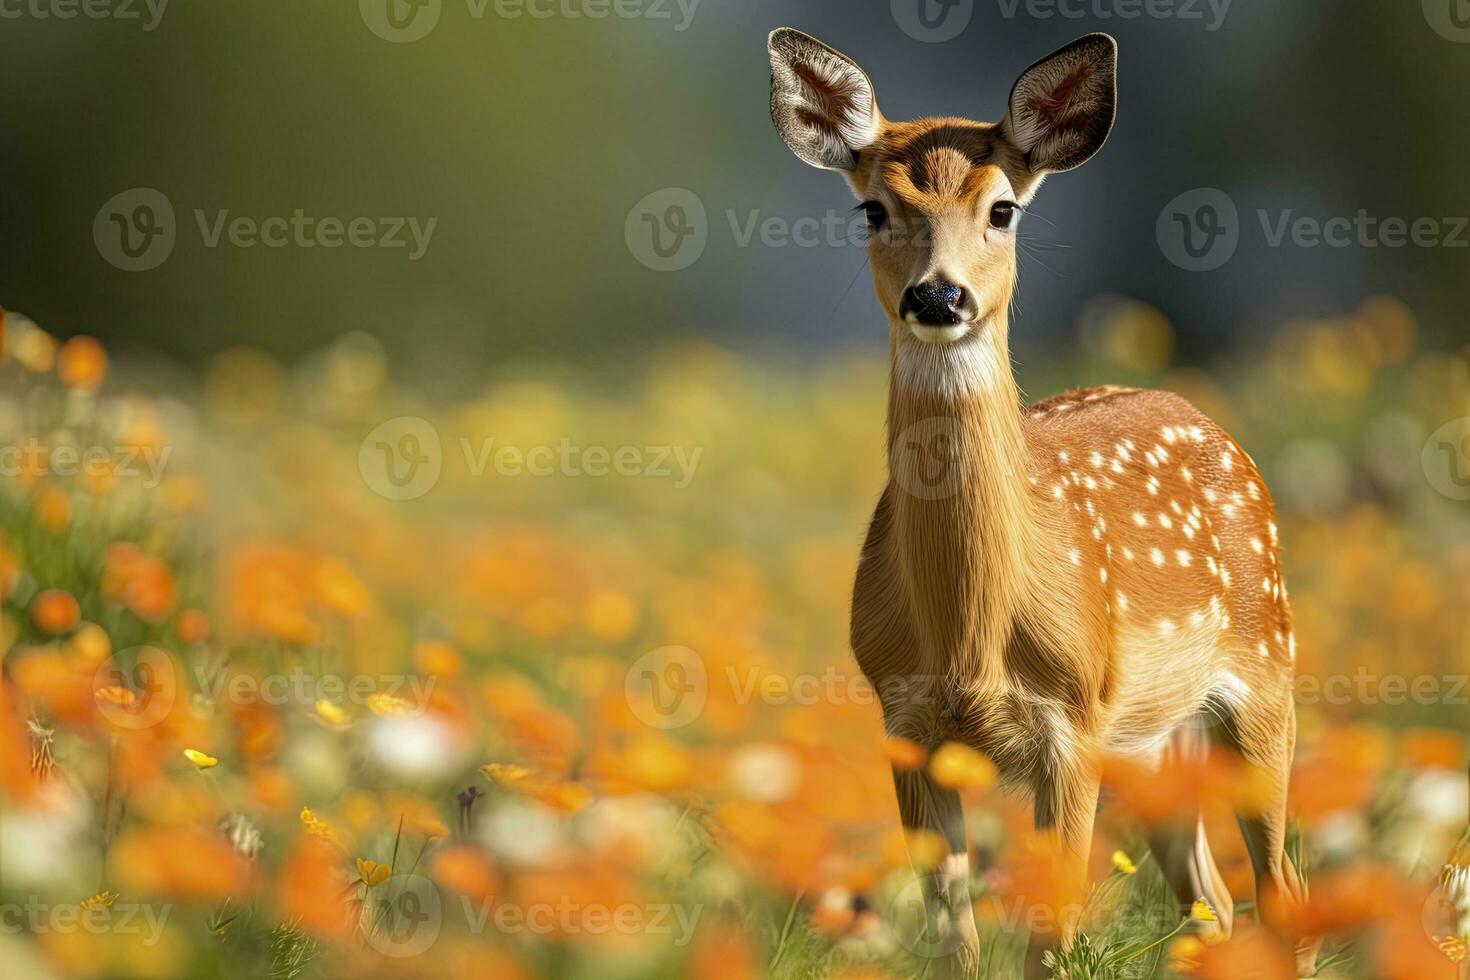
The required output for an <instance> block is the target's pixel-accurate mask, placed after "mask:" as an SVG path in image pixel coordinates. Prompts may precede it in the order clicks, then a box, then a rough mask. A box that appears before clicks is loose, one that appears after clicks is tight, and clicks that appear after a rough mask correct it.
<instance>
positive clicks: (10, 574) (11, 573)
mask: <svg viewBox="0 0 1470 980" xmlns="http://www.w3.org/2000/svg"><path fill="white" fill-rule="evenodd" d="M19 571H20V560H19V559H17V558H16V557H15V552H13V551H11V550H10V548H9V547H7V546H6V544H5V540H4V539H3V538H0V600H3V599H4V598H5V597H6V596H8V595H9V594H10V590H11V589H12V588H14V587H15V578H16V575H17V573H18V572H19Z"/></svg>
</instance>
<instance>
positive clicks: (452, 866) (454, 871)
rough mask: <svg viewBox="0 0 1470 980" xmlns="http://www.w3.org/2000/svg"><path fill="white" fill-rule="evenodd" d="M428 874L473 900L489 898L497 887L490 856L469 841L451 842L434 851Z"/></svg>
mask: <svg viewBox="0 0 1470 980" xmlns="http://www.w3.org/2000/svg"><path fill="white" fill-rule="evenodd" d="M429 873H430V874H432V875H433V876H434V878H435V879H437V880H438V881H439V883H440V884H442V885H444V886H445V887H446V888H448V889H450V890H451V891H455V892H458V893H460V894H461V895H468V896H469V897H470V898H473V899H479V900H483V899H487V898H492V897H494V895H495V892H496V890H497V888H498V887H499V883H498V882H497V881H496V877H495V869H494V867H493V866H492V865H491V863H490V859H489V857H487V856H486V855H485V853H484V852H483V851H482V850H480V848H478V847H475V846H473V845H471V844H454V845H451V846H449V847H446V848H445V849H444V850H442V851H439V852H437V853H435V854H434V856H433V857H432V858H431V859H430V860H429Z"/></svg>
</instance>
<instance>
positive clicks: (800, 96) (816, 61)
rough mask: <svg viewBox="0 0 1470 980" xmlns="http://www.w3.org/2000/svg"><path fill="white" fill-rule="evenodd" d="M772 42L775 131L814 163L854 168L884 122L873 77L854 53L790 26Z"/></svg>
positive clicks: (781, 30) (832, 166)
mask: <svg viewBox="0 0 1470 980" xmlns="http://www.w3.org/2000/svg"><path fill="white" fill-rule="evenodd" d="M768 46H769V48H770V53H771V120H772V121H773V122H774V123H775V124H776V131H777V132H779V133H780V134H781V138H782V139H783V140H785V141H786V145H787V146H789V147H791V152H792V153H795V154H796V155H797V156H798V157H799V158H801V159H802V160H804V161H806V162H807V163H809V164H811V165H812V166H813V167H822V168H825V169H827V170H844V171H846V170H853V169H855V168H856V166H857V157H858V154H859V153H860V152H862V151H863V150H864V149H866V148H867V147H869V146H872V145H873V143H874V141H876V140H877V139H878V133H879V131H880V130H881V129H882V127H883V117H882V116H881V115H880V114H879V112H878V102H877V100H876V99H875V98H874V96H873V83H872V82H870V81H868V76H867V75H866V74H864V73H863V70H862V69H861V68H859V67H858V66H857V63H856V62H854V61H853V60H852V59H851V58H849V57H847V56H846V55H844V54H842V53H841V52H839V51H836V50H834V49H832V48H829V47H827V45H825V44H823V43H822V42H821V41H818V40H817V39H816V38H814V37H811V36H810V35H807V34H803V33H802V32H801V31H798V30H793V29H792V28H790V27H783V28H781V29H780V30H777V31H773V32H772V33H771V39H770V42H769V45H768Z"/></svg>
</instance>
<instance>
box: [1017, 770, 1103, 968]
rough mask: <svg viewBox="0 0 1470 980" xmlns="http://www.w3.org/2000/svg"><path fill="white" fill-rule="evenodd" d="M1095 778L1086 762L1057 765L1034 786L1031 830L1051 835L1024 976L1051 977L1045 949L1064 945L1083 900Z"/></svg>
mask: <svg viewBox="0 0 1470 980" xmlns="http://www.w3.org/2000/svg"><path fill="white" fill-rule="evenodd" d="M1100 783H1101V779H1100V776H1099V774H1098V772H1097V771H1096V769H1095V767H1093V766H1091V765H1090V764H1086V763H1077V764H1074V765H1066V766H1058V767H1055V768H1053V769H1051V770H1049V771H1047V772H1046V773H1044V774H1043V776H1042V779H1041V780H1040V781H1039V782H1038V785H1037V786H1036V829H1037V830H1039V831H1043V832H1048V831H1049V832H1051V833H1053V834H1055V845H1056V846H1055V849H1054V851H1053V856H1052V860H1053V867H1052V881H1053V885H1054V887H1053V888H1052V889H1051V891H1052V894H1051V895H1049V896H1047V901H1046V902H1045V903H1042V904H1043V906H1044V907H1042V906H1039V907H1038V908H1036V910H1035V911H1036V913H1037V914H1036V915H1035V917H1034V921H1035V923H1036V924H1037V926H1038V927H1039V928H1037V929H1034V930H1033V931H1032V933H1031V938H1030V941H1029V943H1028V944H1027V946H1026V972H1025V976H1026V977H1027V978H1028V980H1030V978H1045V977H1049V976H1051V971H1050V970H1049V969H1047V967H1046V964H1045V956H1046V953H1047V951H1048V950H1053V949H1059V948H1060V949H1068V948H1070V947H1071V945H1072V940H1073V939H1074V938H1076V934H1077V928H1078V926H1079V924H1080V923H1081V920H1082V913H1083V910H1084V908H1085V907H1086V904H1087V859H1088V855H1089V854H1090V852H1091V850H1092V824H1093V819H1094V817H1095V816H1096V815H1097V796H1098V790H1099V787H1100Z"/></svg>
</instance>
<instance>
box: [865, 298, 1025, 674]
mask: <svg viewBox="0 0 1470 980" xmlns="http://www.w3.org/2000/svg"><path fill="white" fill-rule="evenodd" d="M998 326H999V328H1000V329H1001V331H1002V333H1001V334H999V336H998V337H997V336H984V335H975V336H971V337H967V338H966V339H964V340H962V341H960V342H958V343H955V344H951V345H948V346H931V345H922V344H918V343H916V342H912V341H910V340H909V339H908V338H905V337H899V338H897V339H896V340H895V341H894V344H893V351H892V377H891V379H890V385H889V400H888V439H889V469H890V480H891V483H892V486H891V488H890V497H891V506H892V508H893V514H894V527H893V530H894V532H895V539H896V540H895V546H896V557H897V560H898V564H899V568H900V570H901V571H900V574H901V575H902V577H903V578H904V580H905V584H906V585H907V587H908V589H909V593H910V595H909V598H910V602H911V608H912V609H913V610H914V612H915V615H916V619H917V622H916V623H915V626H916V628H917V630H918V632H919V635H920V639H921V643H922V644H923V645H924V646H925V647H926V649H925V650H924V651H922V652H923V654H924V655H925V656H926V658H927V659H928V660H929V661H930V663H931V665H933V666H934V667H936V668H940V669H942V670H944V671H945V672H948V673H950V674H952V675H954V676H958V677H964V678H966V679H968V680H971V681H975V680H978V681H980V682H982V683H984V682H986V681H987V680H989V681H998V680H999V676H998V674H999V672H1000V671H1001V669H1002V657H1003V650H1004V645H1005V643H1006V641H1007V639H1008V638H1009V636H1010V633H1011V625H1012V622H1013V619H1014V617H1015V616H1016V615H1017V613H1018V611H1019V608H1020V603H1021V601H1022V599H1023V597H1024V595H1025V594H1026V590H1027V586H1028V583H1029V581H1030V580H1031V573H1032V571H1033V569H1034V567H1035V564H1034V563H1035V558H1036V555H1037V547H1038V546H1037V542H1038V539H1039V534H1038V530H1037V523H1036V513H1035V507H1036V505H1035V502H1034V500H1033V497H1032V493H1031V485H1030V481H1029V476H1028V470H1029V468H1028V457H1029V448H1028V442H1027V437H1026V434H1025V429H1024V422H1023V416H1022V408H1021V399H1020V391H1019V389H1018V388H1017V387H1016V382H1015V377H1014V376H1013V374H1012V373H1011V368H1010V362H1009V358H1008V356H1007V355H1006V353H1005V348H1004V344H1003V342H1002V341H1001V339H1000V338H1003V337H1004V333H1003V330H1004V326H1003V325H998ZM987 329H990V328H987Z"/></svg>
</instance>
